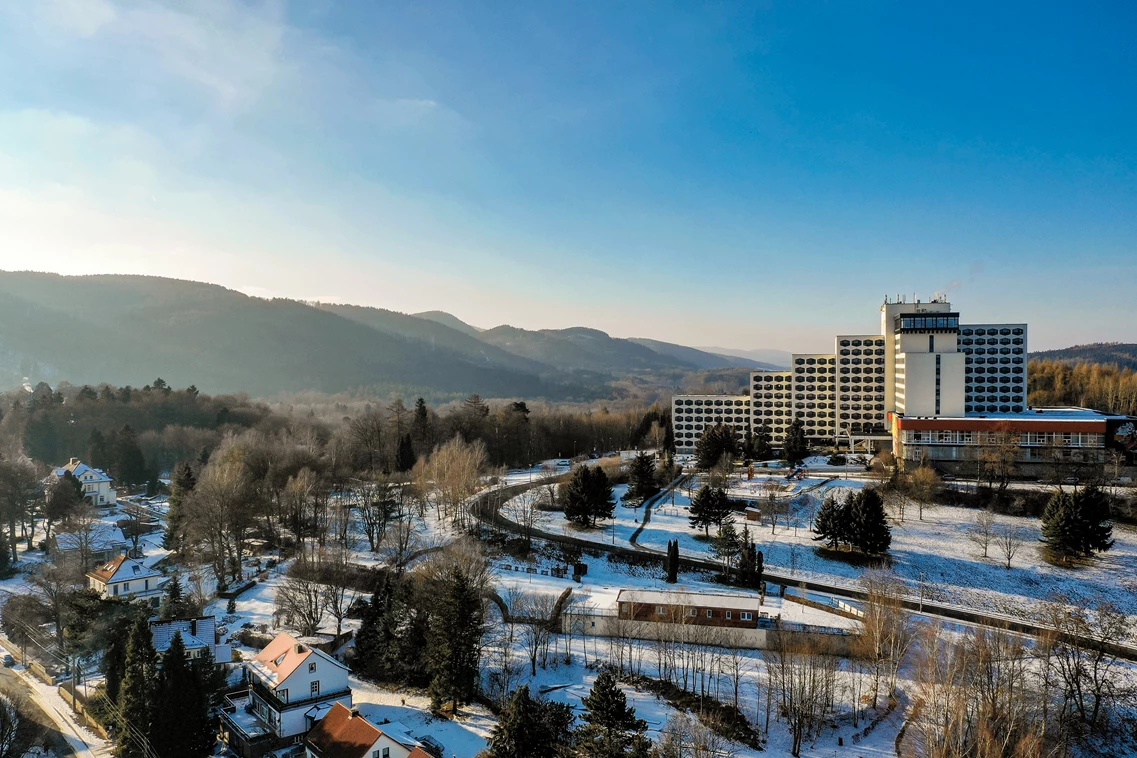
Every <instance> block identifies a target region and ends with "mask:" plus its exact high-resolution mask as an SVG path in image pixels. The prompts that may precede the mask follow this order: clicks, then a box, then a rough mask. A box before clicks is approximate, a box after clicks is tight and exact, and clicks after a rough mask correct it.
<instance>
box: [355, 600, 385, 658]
mask: <svg viewBox="0 0 1137 758" xmlns="http://www.w3.org/2000/svg"><path fill="white" fill-rule="evenodd" d="M383 602H384V600H383V597H382V596H381V595H380V593H379V592H378V591H377V592H376V593H375V594H373V595H372V596H371V600H370V601H368V602H367V604H366V605H364V607H363V613H362V618H361V619H360V624H359V632H358V633H357V634H356V635H355V651H354V653H353V654H352V657H351V670H352V672H353V673H354V674H355V675H356V676H358V677H360V678H363V679H372V680H374V679H377V678H378V673H379V671H378V669H379V664H380V659H381V658H382V655H383V649H384V648H385V647H386V644H385V643H386V641H385V640H384V639H383V628H382V620H383V610H384V606H383Z"/></svg>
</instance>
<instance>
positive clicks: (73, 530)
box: [55, 499, 113, 571]
mask: <svg viewBox="0 0 1137 758" xmlns="http://www.w3.org/2000/svg"><path fill="white" fill-rule="evenodd" d="M112 528H113V526H112V525H111V524H109V523H107V522H105V521H103V520H101V519H100V518H99V513H98V511H96V510H95V507H94V506H93V505H91V502H90V501H89V500H86V499H84V500H83V502H81V503H80V504H79V506H78V507H77V508H76V509H75V511H74V512H72V514H71V515H70V516H69V517H68V518H67V520H66V521H64V522H63V523H61V524H60V525H59V528H58V529H56V535H55V541H56V545H58V546H60V547H61V548H62V546H63V545H64V544H66V546H67V549H68V550H70V551H74V552H75V553H76V555H77V560H78V564H79V567H80V568H81V569H83V570H84V571H85V570H87V569H89V568H90V567H91V564H93V563H94V558H93V557H92V556H93V554H94V552H95V551H96V550H99V549H101V548H104V547H106V545H107V544H108V543H109V542H110V540H111V531H112ZM64 535H67V537H66V539H62V538H63V536H64Z"/></svg>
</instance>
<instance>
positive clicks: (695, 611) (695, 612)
mask: <svg viewBox="0 0 1137 758" xmlns="http://www.w3.org/2000/svg"><path fill="white" fill-rule="evenodd" d="M698 613H699V611H698V609H696V608H688V609H687V615H688V616H696V615H698Z"/></svg>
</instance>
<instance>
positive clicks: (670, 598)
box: [616, 590, 761, 612]
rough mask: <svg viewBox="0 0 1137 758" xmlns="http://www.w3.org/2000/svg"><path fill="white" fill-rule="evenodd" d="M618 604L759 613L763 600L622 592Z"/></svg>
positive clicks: (734, 596) (660, 591) (656, 591)
mask: <svg viewBox="0 0 1137 758" xmlns="http://www.w3.org/2000/svg"><path fill="white" fill-rule="evenodd" d="M616 602H618V603H638V604H640V605H679V606H683V607H685V608H727V609H730V610H742V611H754V612H758V610H759V609H760V607H761V600H760V599H759V597H758V596H757V595H729V594H726V593H722V594H719V593H704V592H684V591H682V590H680V591H675V592H667V591H666V590H620V594H619V595H617V596H616Z"/></svg>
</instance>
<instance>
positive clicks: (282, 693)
mask: <svg viewBox="0 0 1137 758" xmlns="http://www.w3.org/2000/svg"><path fill="white" fill-rule="evenodd" d="M276 696H277V697H278V698H280V702H282V703H287V702H288V688H287V687H285V688H284V689H283V690H277V691H276Z"/></svg>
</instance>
